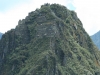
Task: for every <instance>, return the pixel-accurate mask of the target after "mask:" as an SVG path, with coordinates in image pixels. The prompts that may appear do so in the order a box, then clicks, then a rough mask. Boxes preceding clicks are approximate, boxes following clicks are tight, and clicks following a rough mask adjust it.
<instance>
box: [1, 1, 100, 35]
mask: <svg viewBox="0 0 100 75" xmlns="http://www.w3.org/2000/svg"><path fill="white" fill-rule="evenodd" d="M44 3H59V4H61V5H65V6H66V7H67V8H68V9H70V10H74V11H76V12H77V15H78V17H79V18H80V20H81V21H82V23H83V27H84V28H85V30H86V31H87V33H88V34H89V35H93V34H94V33H96V32H97V31H99V30H100V15H99V14H100V1H99V0H0V32H2V33H5V32H6V31H8V30H10V29H11V28H15V27H16V25H17V24H18V21H19V19H24V18H25V17H26V16H27V15H28V13H29V12H31V11H34V10H35V9H36V8H40V6H41V5H43V4H44Z"/></svg>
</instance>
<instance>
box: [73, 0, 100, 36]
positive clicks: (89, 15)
mask: <svg viewBox="0 0 100 75" xmlns="http://www.w3.org/2000/svg"><path fill="white" fill-rule="evenodd" d="M74 6H75V7H76V12H77V14H78V17H79V18H80V19H81V21H82V23H83V26H84V28H85V30H86V31H87V32H88V33H89V35H93V34H94V33H96V32H97V31H99V30H100V15H99V14H100V1H99V0H74Z"/></svg>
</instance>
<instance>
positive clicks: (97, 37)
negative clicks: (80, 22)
mask: <svg viewBox="0 0 100 75" xmlns="http://www.w3.org/2000/svg"><path fill="white" fill-rule="evenodd" d="M91 39H92V40H93V42H94V44H95V45H96V46H97V47H98V48H99V49H100V31H98V32H97V33H95V34H94V35H92V36H91Z"/></svg>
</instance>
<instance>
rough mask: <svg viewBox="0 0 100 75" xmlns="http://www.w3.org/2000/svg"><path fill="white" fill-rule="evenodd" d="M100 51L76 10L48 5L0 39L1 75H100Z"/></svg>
mask: <svg viewBox="0 0 100 75" xmlns="http://www.w3.org/2000/svg"><path fill="white" fill-rule="evenodd" d="M99 56H100V54H99V51H98V49H97V48H96V47H95V46H94V44H93V43H92V41H91V39H90V37H89V35H88V34H87V33H86V32H85V30H84V29H83V26H82V23H81V21H80V20H79V18H78V17H77V14H76V13H75V12H74V11H70V10H68V9H67V8H66V7H65V6H62V5H59V4H51V5H50V4H45V5H42V6H41V8H40V9H36V10H35V11H32V12H30V13H29V15H28V16H26V18H25V19H23V20H19V22H18V25H17V26H16V28H15V29H13V30H10V31H8V32H7V33H5V34H4V35H3V37H2V39H1V40H0V75H99V74H100V71H99V70H100V62H99V61H100V57H99Z"/></svg>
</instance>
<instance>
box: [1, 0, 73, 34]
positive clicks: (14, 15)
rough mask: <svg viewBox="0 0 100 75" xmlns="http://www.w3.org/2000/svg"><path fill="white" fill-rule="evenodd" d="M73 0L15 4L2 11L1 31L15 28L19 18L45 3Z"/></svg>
mask: <svg viewBox="0 0 100 75" xmlns="http://www.w3.org/2000/svg"><path fill="white" fill-rule="evenodd" d="M71 1H72V0H29V2H27V3H26V2H24V3H23V4H19V5H15V6H14V7H13V6H12V8H10V10H7V11H6V12H0V32H3V33H4V32H6V31H8V30H10V29H11V28H15V27H16V25H17V24H18V20H19V19H24V18H25V17H26V16H27V15H28V13H29V12H31V11H34V10H35V9H36V8H40V6H41V5H43V4H44V3H59V4H62V5H65V6H66V5H67V4H68V3H69V2H71Z"/></svg>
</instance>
